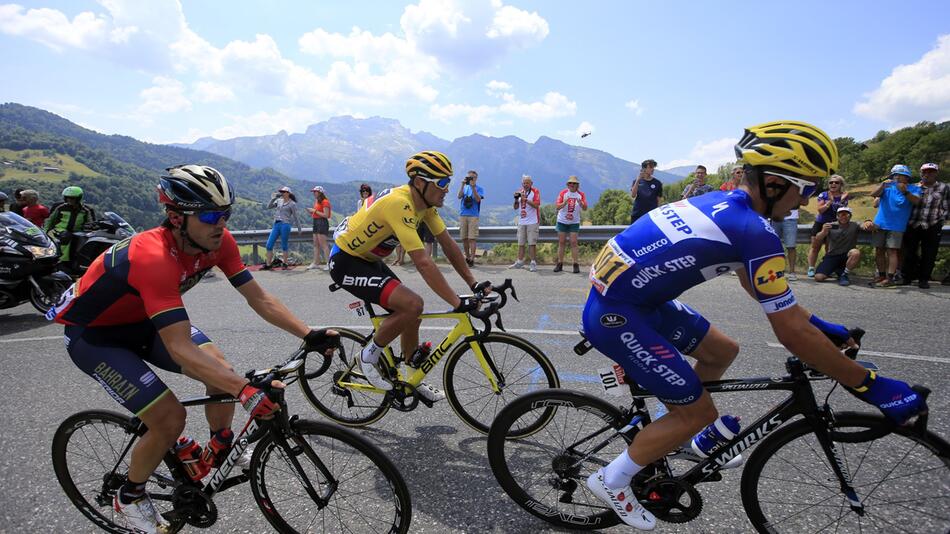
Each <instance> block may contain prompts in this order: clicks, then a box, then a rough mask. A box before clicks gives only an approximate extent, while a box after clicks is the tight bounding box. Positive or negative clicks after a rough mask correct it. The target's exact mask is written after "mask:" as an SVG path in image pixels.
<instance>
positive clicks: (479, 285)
mask: <svg viewBox="0 0 950 534" xmlns="http://www.w3.org/2000/svg"><path fill="white" fill-rule="evenodd" d="M490 287H491V282H489V281H488V280H485V281H484V282H475V283H474V284H472V291H474V292H475V293H479V292H481V291H485V289H486V288H490Z"/></svg>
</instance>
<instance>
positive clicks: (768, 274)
mask: <svg viewBox="0 0 950 534" xmlns="http://www.w3.org/2000/svg"><path fill="white" fill-rule="evenodd" d="M752 281H753V284H754V285H755V290H756V291H758V292H759V293H761V294H763V295H766V296H769V297H774V296H777V295H781V294H782V293H785V292H786V291H788V280H787V279H786V278H785V256H773V257H771V258H769V259H767V260H765V261H764V262H762V265H759V268H758V269H756V270H755V275H754V276H753V278H752Z"/></svg>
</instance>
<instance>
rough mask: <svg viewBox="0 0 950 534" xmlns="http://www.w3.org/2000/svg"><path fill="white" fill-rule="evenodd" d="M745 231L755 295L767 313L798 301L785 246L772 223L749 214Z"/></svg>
mask: <svg viewBox="0 0 950 534" xmlns="http://www.w3.org/2000/svg"><path fill="white" fill-rule="evenodd" d="M745 226H746V227H745V231H744V233H743V239H742V243H743V245H744V248H743V251H742V253H743V262H742V263H743V265H745V268H746V271H747V272H748V273H749V280H750V281H751V282H752V289H753V291H754V292H755V298H756V300H758V301H759V304H761V305H762V308H763V309H764V310H765V313H776V312H780V311H782V310H787V309H788V308H791V307H792V306H794V305H795V295H793V294H792V290H791V288H790V287H789V286H788V279H787V278H786V277H785V272H786V264H785V249H784V248H783V247H782V241H781V240H780V239H779V237H778V235H777V234H776V233H775V230H774V229H773V228H772V225H771V224H770V223H769V222H768V221H767V220H766V219H764V218H762V217H760V216H758V215H753V216H750V217H748V218H747V220H746V225H745Z"/></svg>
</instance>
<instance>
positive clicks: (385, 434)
mask: <svg viewBox="0 0 950 534" xmlns="http://www.w3.org/2000/svg"><path fill="white" fill-rule="evenodd" d="M414 430H415V435H414V436H404V435H399V434H395V433H393V432H390V431H388V430H382V429H379V428H369V429H366V430H365V431H364V432H363V436H365V437H367V438H369V439H370V440H372V441H373V442H375V443H376V444H377V445H378V446H379V447H380V448H381V449H383V451H384V452H385V453H386V455H387V456H389V458H390V459H391V460H392V461H393V463H395V464H396V467H397V468H398V469H399V471H400V472H401V473H402V475H403V478H405V480H406V484H407V485H408V486H409V491H410V492H411V493H412V509H413V517H414V519H413V523H414V524H415V521H416V520H417V519H419V516H417V515H416V514H424V515H425V516H427V520H434V521H437V522H438V523H440V524H441V525H442V526H443V527H444V529H445V530H450V531H455V532H529V531H530V532H538V531H542V530H547V531H552V532H553V531H554V530H551V529H550V526H549V525H547V524H545V523H544V522H542V521H540V520H536V519H535V518H534V517H532V516H531V515H529V514H527V513H525V512H523V511H522V510H521V509H520V508H518V506H517V505H516V504H515V503H514V502H512V501H511V500H509V499H508V496H507V495H506V494H505V493H504V491H503V490H502V489H501V487H500V486H498V482H497V481H496V480H495V476H494V475H493V474H492V471H491V468H490V467H489V465H488V456H487V440H488V438H487V437H485V436H475V437H470V438H464V439H462V440H461V441H458V442H457V448H455V446H453V443H451V442H449V441H448V440H446V439H445V438H444V437H443V436H452V435H455V434H458V433H459V429H457V428H454V427H451V426H448V425H429V426H417V427H415V429H414Z"/></svg>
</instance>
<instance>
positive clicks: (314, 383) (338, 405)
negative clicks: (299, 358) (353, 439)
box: [298, 328, 390, 427]
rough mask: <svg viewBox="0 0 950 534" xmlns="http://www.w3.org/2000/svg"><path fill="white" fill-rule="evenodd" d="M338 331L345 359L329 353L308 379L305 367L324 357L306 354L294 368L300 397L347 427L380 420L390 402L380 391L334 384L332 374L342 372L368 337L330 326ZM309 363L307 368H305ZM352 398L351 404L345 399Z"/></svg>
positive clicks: (313, 353)
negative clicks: (328, 358) (327, 364)
mask: <svg viewBox="0 0 950 534" xmlns="http://www.w3.org/2000/svg"><path fill="white" fill-rule="evenodd" d="M332 330H336V331H337V332H339V333H340V338H341V340H340V341H341V343H342V344H343V348H344V352H345V354H346V359H345V360H341V359H340V357H339V355H338V354H334V355H333V356H332V360H331V362H330V365H329V367H328V368H327V369H326V370H325V371H324V372H323V373H319V375H317V376H311V377H309V378H308V376H307V374H308V373H307V369H312V368H313V367H314V365H311V363H314V362H311V361H310V360H311V358H326V357H325V356H322V355H320V354H317V353H315V352H312V353H310V354H308V355H307V359H306V360H304V363H303V365H301V366H300V370H299V371H298V377H299V380H298V382H299V383H300V389H301V391H303V394H304V396H305V397H306V398H307V400H308V401H309V402H310V404H312V405H313V407H314V408H315V409H316V410H317V411H318V412H320V413H321V414H323V415H325V416H326V417H327V418H329V419H330V420H332V421H335V422H337V423H339V424H341V425H345V426H350V427H362V426H367V425H371V424H373V423H375V422H376V421H379V420H380V419H382V417H383V416H384V415H386V412H388V411H389V407H390V404H389V402H388V400H387V398H386V396H385V395H384V394H382V393H367V392H363V391H360V390H355V389H346V390H343V389H340V388H338V387H337V386H335V385H334V381H335V378H334V377H335V376H337V375H340V374H342V373H344V372H345V371H346V369H347V367H349V362H351V361H353V360H352V359H353V358H356V357H358V355H359V353H360V351H361V350H362V348H363V345H365V344H366V342H367V341H368V339H367V338H366V336H364V335H362V334H360V333H359V332H357V331H355V330H350V329H348V328H332ZM315 363H316V367H318V368H323V367H325V366H326V362H325V361H324V360H320V361H319V362H315ZM308 366H309V367H308ZM350 399H352V400H353V406H350V405H349V400H350Z"/></svg>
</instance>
